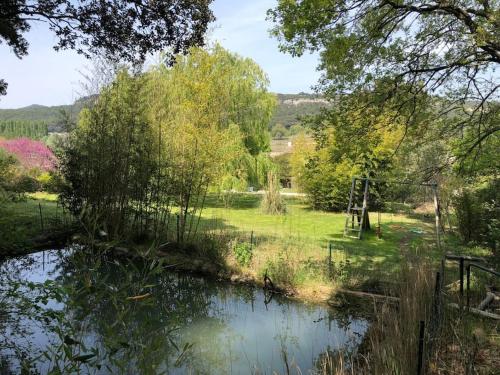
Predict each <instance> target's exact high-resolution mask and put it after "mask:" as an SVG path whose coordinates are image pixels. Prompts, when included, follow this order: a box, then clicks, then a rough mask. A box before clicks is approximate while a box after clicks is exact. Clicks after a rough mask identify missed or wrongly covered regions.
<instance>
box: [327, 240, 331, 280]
mask: <svg viewBox="0 0 500 375" xmlns="http://www.w3.org/2000/svg"><path fill="white" fill-rule="evenodd" d="M328 253H329V254H328V274H329V276H330V278H331V277H332V243H331V242H329V243H328Z"/></svg>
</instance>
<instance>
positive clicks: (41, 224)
mask: <svg viewBox="0 0 500 375" xmlns="http://www.w3.org/2000/svg"><path fill="white" fill-rule="evenodd" d="M38 211H39V212H40V226H41V227H42V231H43V230H44V228H43V216H42V205H41V204H40V203H38Z"/></svg>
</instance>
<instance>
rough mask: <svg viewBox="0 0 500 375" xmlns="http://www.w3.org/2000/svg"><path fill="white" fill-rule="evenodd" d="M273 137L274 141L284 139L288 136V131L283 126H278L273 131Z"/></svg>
mask: <svg viewBox="0 0 500 375" xmlns="http://www.w3.org/2000/svg"><path fill="white" fill-rule="evenodd" d="M271 135H272V137H273V138H274V139H283V138H286V137H287V136H288V130H287V128H285V127H284V126H283V125H282V124H276V125H275V126H274V127H273V128H272V129H271Z"/></svg>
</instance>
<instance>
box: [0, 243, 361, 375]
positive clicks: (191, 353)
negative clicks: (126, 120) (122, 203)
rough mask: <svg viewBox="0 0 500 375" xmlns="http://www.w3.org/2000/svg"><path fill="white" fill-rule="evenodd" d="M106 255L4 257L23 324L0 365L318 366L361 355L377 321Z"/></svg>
mask: <svg viewBox="0 0 500 375" xmlns="http://www.w3.org/2000/svg"><path fill="white" fill-rule="evenodd" d="M113 254H116V256H114V255H113ZM118 254H120V255H119V256H118ZM94 255H95V256H94ZM102 255H104V254H102V253H100V252H97V253H96V254H92V253H91V252H86V253H84V252H82V251H80V249H78V248H77V247H71V246H70V247H68V248H67V249H63V250H48V251H44V252H39V253H35V254H31V255H26V256H23V257H18V258H13V259H10V260H8V261H5V262H3V263H0V270H1V272H0V277H2V278H3V279H4V280H3V282H2V283H0V287H1V288H0V289H2V288H3V289H5V290H3V292H5V295H6V296H10V297H11V300H9V301H8V302H9V306H12V307H15V309H14V310H12V311H14V312H15V313H14V314H13V315H12V316H11V315H9V316H8V318H9V319H6V322H8V324H11V323H12V324H13V326H12V328H13V329H14V328H15V327H16V324H18V323H19V324H21V323H22V327H23V330H21V331H19V332H18V331H15V330H13V331H12V332H13V334H12V335H0V337H1V338H0V341H2V340H8V342H6V344H8V345H0V357H1V358H4V359H5V361H3V362H0V370H7V373H10V372H12V373H17V372H18V370H19V369H20V367H19V366H20V365H21V363H19V360H20V358H19V357H18V356H17V355H16V353H19V352H21V351H24V352H26V353H28V357H27V359H28V360H29V362H30V368H32V369H33V370H38V372H41V373H48V372H50V370H54V369H53V368H52V366H54V365H58V366H60V365H64V368H65V369H69V368H71V369H73V371H74V372H77V370H81V369H82V367H81V366H84V368H87V369H88V368H91V369H93V368H95V369H97V370H98V371H97V372H96V373H100V374H101V373H102V374H114V373H119V369H120V368H127V369H129V370H132V371H134V372H136V373H160V372H161V373H171V374H184V373H217V374H226V373H227V374H229V373H287V369H288V368H290V369H294V370H295V369H297V370H296V371H297V372H299V370H300V371H302V372H303V373H306V372H307V373H310V372H311V371H314V373H316V371H318V370H320V369H321V368H322V367H323V364H324V363H325V361H326V362H327V361H328V359H329V358H332V356H334V355H337V354H336V353H345V355H346V357H351V356H354V355H356V353H357V350H358V349H357V348H358V347H360V345H362V342H363V341H364V337H365V333H366V332H367V330H368V327H369V325H370V323H369V321H368V320H366V319H365V318H363V317H359V315H355V314H351V313H348V312H344V313H343V312H341V311H338V312H337V311H335V310H333V309H329V308H327V307H326V306H320V305H312V304H303V303H299V302H298V301H293V300H290V299H288V298H285V297H283V296H281V295H278V294H268V293H265V291H263V290H262V289H260V288H255V287H251V286H244V285H239V284H235V283H227V282H217V281H215V280H214V279H213V278H210V277H207V278H205V277H198V276H196V275H193V274H192V272H185V271H182V272H169V271H168V269H162V267H161V265H158V262H151V261H148V260H146V261H143V259H138V258H137V259H135V260H134V259H130V258H128V257H130V256H131V255H130V254H127V253H124V252H123V251H122V250H120V249H119V250H116V249H115V250H113V253H111V252H110V253H109V254H107V255H104V256H102ZM124 255H126V256H127V258H126V257H125V256H124ZM155 264H156V265H155ZM157 268H159V269H157ZM205 268H206V267H205ZM158 271H161V272H158ZM193 272H194V271H193ZM138 296H141V297H143V298H140V299H139V298H136V297H138ZM146 296H147V297H146ZM16 303H19V306H17V305H16ZM30 306H31V307H32V308H31V307H30ZM27 307H28V309H26V308H27ZM35 307H36V308H35ZM54 319H55V321H53V320H54ZM9 327H10V326H9ZM60 327H63V331H60ZM62 347H64V350H61V348H62ZM12 348H15V349H16V350H17V351H12V350H11V349H12ZM57 348H59V349H57ZM54 356H55V357H54ZM45 358H47V360H46V359H45ZM132 358H133V360H132ZM123 366H125V367H123ZM63 373H64V371H63Z"/></svg>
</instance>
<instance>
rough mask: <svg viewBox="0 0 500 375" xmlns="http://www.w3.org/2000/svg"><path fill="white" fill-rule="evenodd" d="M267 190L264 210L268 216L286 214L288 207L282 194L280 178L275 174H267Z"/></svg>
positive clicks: (263, 202) (263, 200)
mask: <svg viewBox="0 0 500 375" xmlns="http://www.w3.org/2000/svg"><path fill="white" fill-rule="evenodd" d="M267 183H268V185H267V190H266V192H265V194H264V199H262V210H263V211H264V212H265V213H266V214H270V215H281V214H284V213H286V205H285V202H284V200H283V198H282V197H281V194H280V186H279V182H278V178H277V177H276V174H275V173H274V172H269V173H268V174H267Z"/></svg>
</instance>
